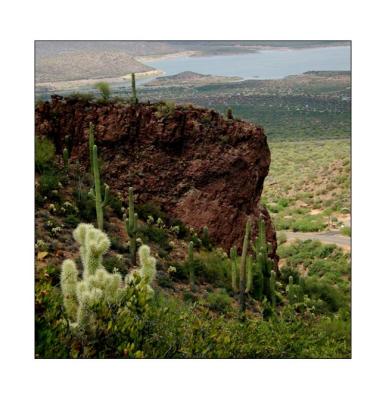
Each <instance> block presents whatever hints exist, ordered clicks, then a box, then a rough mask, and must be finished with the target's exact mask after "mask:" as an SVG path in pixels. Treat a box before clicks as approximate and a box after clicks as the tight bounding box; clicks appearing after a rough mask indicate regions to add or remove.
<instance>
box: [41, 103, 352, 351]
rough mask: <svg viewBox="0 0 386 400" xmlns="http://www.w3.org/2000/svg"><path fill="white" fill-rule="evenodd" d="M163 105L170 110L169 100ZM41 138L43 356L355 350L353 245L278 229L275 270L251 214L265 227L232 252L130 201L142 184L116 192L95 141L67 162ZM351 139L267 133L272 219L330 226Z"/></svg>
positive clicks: (343, 207) (342, 191)
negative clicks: (85, 163) (287, 139)
mask: <svg viewBox="0 0 386 400" xmlns="http://www.w3.org/2000/svg"><path fill="white" fill-rule="evenodd" d="M133 101H134V99H133ZM232 108H233V107H232ZM157 112H158V114H159V117H160V118H167V117H168V116H169V115H171V113H173V112H174V104H168V103H160V104H159V106H158V109H157ZM234 112H235V115H236V116H237V107H235V108H234ZM90 132H92V128H91V129H90ZM91 136H92V135H91V134H90V137H91ZM36 143H37V144H36V164H35V167H36V172H37V176H36V204H37V206H38V208H39V209H38V211H39V220H38V223H37V226H38V229H37V232H38V234H37V242H36V245H35V248H36V256H37V260H38V262H37V268H36V285H35V301H36V311H35V331H36V337H35V340H36V345H35V351H36V357H38V358H57V357H58V358H69V357H70V358H216V357H218V358H228V357H229V358H247V357H248V358H349V357H350V355H351V336H350V335H351V324H350V280H351V279H350V255H349V254H348V253H347V252H344V251H343V250H342V249H340V248H338V247H336V246H333V245H323V244H321V243H319V242H315V241H305V242H295V243H288V242H287V238H286V236H285V234H280V235H279V236H278V243H279V245H280V246H279V249H278V253H279V255H280V258H281V263H280V266H281V268H280V269H278V268H277V266H276V264H275V262H274V261H273V260H271V259H270V258H269V256H268V254H269V253H270V249H271V247H270V246H271V244H270V243H268V242H267V240H266V232H265V225H264V222H263V221H262V220H260V221H250V222H251V223H252V224H253V225H254V226H255V227H256V224H258V227H257V228H258V229H257V230H258V234H257V236H256V237H253V236H252V231H253V230H251V229H250V227H249V228H248V224H247V227H246V234H245V238H244V245H243V251H242V252H239V253H238V252H237V251H236V248H233V250H232V252H231V254H229V255H228V254H227V253H226V252H224V251H223V250H222V249H219V248H216V247H215V246H214V244H213V243H212V241H211V238H210V236H209V232H208V230H207V229H206V228H205V227H202V228H201V229H200V230H199V231H198V232H195V231H194V230H193V229H190V228H188V227H186V226H185V225H184V224H183V223H182V222H181V221H178V220H174V219H172V218H169V217H168V216H167V215H166V214H165V213H164V212H163V211H162V210H160V208H159V207H158V206H157V205H155V204H152V203H147V204H134V193H133V189H131V188H130V189H129V188H128V194H129V196H128V198H127V199H122V198H119V197H118V196H117V194H114V193H109V192H108V186H106V185H103V183H102V180H101V178H102V177H100V176H99V160H98V158H97V148H96V146H95V145H94V143H93V141H92V140H90V161H92V165H93V168H92V170H91V171H86V173H84V171H80V170H79V171H78V170H76V165H73V164H67V165H64V164H65V163H63V162H62V160H58V158H59V156H55V149H54V146H53V144H52V143H51V142H50V141H48V140H47V139H37V142H36ZM348 145H349V143H348V142H347V141H344V140H340V141H336V142H332V141H331V142H313V143H311V142H305V143H301V142H298V143H290V144H289V143H285V144H283V143H274V144H273V145H271V150H272V160H273V161H272V165H271V172H270V175H269V177H268V178H267V180H266V183H265V190H264V197H263V201H264V203H265V204H267V206H268V209H269V210H270V212H271V215H272V216H273V219H274V222H275V224H276V228H277V229H291V230H293V231H304V232H308V231H319V230H324V229H326V228H329V227H330V228H331V227H333V226H338V225H339V218H343V216H344V215H347V212H348V213H349V212H350V201H349V189H350V181H349V176H350V163H349V159H348V154H347V153H348V148H349V147H348ZM58 161H59V162H58ZM83 176H84V178H83ZM70 186H71V187H70ZM103 186H104V191H103ZM90 188H91V189H92V190H91V191H89V189H90ZM107 200H108V201H107ZM315 211H317V212H315ZM112 217H114V218H112ZM84 222H88V223H91V224H95V226H96V224H97V223H98V225H99V228H100V230H98V229H96V228H94V226H91V225H87V224H84ZM79 224H80V225H79ZM75 227H78V228H77V229H76V230H75V234H74V237H75V239H76V240H77V242H78V244H79V245H80V257H78V258H75V257H77V254H78V248H77V247H76V246H74V244H73V240H72V238H71V231H72V230H73V229H74V228H75ZM338 227H339V226H338ZM254 231H256V230H254ZM86 238H87V240H86ZM43 239H44V240H43ZM144 244H145V245H144ZM148 246H149V247H148ZM138 249H139V256H138V253H137V251H138ZM141 249H142V250H141ZM143 249H146V250H143ZM150 249H151V250H150ZM143 251H145V253H144V254H142V255H141V252H143ZM150 251H151V254H153V255H154V258H153V257H152V256H150ZM68 254H72V255H73V257H74V260H73V261H72V260H66V261H64V263H63V267H62V270H61V271H60V267H59V265H60V263H61V262H62V261H63V259H64V258H65V257H68ZM102 256H104V259H103V260H102ZM58 258H59V259H60V263H56V264H55V263H53V262H52V261H54V262H55V261H57V260H58ZM42 260H43V261H42ZM47 260H48V261H47ZM144 260H147V261H144ZM149 260H151V261H149ZM137 265H139V266H140V268H139V269H138V268H136V266H137ZM145 265H147V267H148V270H147V271H148V272H147V273H145V272H144V267H145V269H146V266H145ZM156 266H157V271H155V267H156ZM149 274H150V275H149ZM241 294H242V296H240V295H241Z"/></svg>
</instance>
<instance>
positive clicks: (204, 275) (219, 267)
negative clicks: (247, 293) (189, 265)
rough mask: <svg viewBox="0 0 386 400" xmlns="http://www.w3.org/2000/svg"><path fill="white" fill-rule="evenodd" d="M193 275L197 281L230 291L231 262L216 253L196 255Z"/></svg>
mask: <svg viewBox="0 0 386 400" xmlns="http://www.w3.org/2000/svg"><path fill="white" fill-rule="evenodd" d="M195 275H196V278H197V280H198V281H201V282H206V283H210V284H212V285H214V286H217V287H222V288H226V289H231V287H230V286H231V261H230V259H229V258H227V257H224V255H222V254H220V253H218V252H216V251H213V252H200V253H199V254H198V260H197V265H196V266H195Z"/></svg>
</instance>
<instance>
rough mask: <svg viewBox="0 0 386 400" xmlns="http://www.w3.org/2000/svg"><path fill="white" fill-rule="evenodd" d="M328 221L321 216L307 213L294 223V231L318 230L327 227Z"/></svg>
mask: <svg viewBox="0 0 386 400" xmlns="http://www.w3.org/2000/svg"><path fill="white" fill-rule="evenodd" d="M326 225H327V224H326V223H325V222H324V221H323V220H322V219H321V218H320V217H319V218H317V217H314V216H311V215H305V216H304V217H303V218H301V219H298V220H296V221H294V222H293V223H292V226H291V227H292V230H293V231H294V232H318V231H321V230H323V229H324V228H325V227H326Z"/></svg>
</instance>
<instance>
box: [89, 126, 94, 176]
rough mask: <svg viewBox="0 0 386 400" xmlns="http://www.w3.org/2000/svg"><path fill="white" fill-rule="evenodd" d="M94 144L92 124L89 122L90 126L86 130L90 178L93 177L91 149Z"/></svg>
mask: <svg viewBox="0 0 386 400" xmlns="http://www.w3.org/2000/svg"><path fill="white" fill-rule="evenodd" d="M94 144H95V140H94V125H93V123H92V122H90V126H89V129H88V150H89V153H90V173H91V176H92V177H94V167H93V163H92V160H93V151H94V150H93V149H94Z"/></svg>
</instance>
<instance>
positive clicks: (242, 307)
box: [240, 218, 251, 313]
mask: <svg viewBox="0 0 386 400" xmlns="http://www.w3.org/2000/svg"><path fill="white" fill-rule="evenodd" d="M250 234H251V220H250V218H248V220H247V223H246V226H245V235H244V242H243V251H242V253H241V260H240V312H241V313H244V311H245V285H246V262H247V251H248V244H249V236H250Z"/></svg>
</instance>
